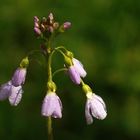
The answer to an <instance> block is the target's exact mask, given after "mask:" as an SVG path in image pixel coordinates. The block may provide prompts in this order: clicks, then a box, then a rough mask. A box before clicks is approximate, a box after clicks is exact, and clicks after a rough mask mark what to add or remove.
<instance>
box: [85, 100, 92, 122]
mask: <svg viewBox="0 0 140 140" xmlns="http://www.w3.org/2000/svg"><path fill="white" fill-rule="evenodd" d="M90 113H91V112H90V103H89V102H88V100H87V102H86V106H85V116H86V121H87V124H92V123H93V118H92V115H91V114H90Z"/></svg>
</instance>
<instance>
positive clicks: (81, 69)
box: [72, 58, 87, 78]
mask: <svg viewBox="0 0 140 140" xmlns="http://www.w3.org/2000/svg"><path fill="white" fill-rule="evenodd" d="M72 62H73V64H74V67H75V69H76V71H77V72H78V73H79V75H80V77H83V78H84V77H85V76H86V75H87V73H86V71H85V69H84V67H83V65H82V63H81V62H80V61H79V60H77V59H76V58H72Z"/></svg>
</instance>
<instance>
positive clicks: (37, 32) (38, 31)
mask: <svg viewBox="0 0 140 140" xmlns="http://www.w3.org/2000/svg"><path fill="white" fill-rule="evenodd" d="M34 32H35V34H36V35H37V36H40V35H41V34H42V32H41V30H40V29H39V28H37V27H34Z"/></svg>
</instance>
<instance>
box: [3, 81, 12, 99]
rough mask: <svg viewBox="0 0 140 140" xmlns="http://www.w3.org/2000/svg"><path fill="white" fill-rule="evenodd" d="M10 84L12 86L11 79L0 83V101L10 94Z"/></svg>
mask: <svg viewBox="0 0 140 140" xmlns="http://www.w3.org/2000/svg"><path fill="white" fill-rule="evenodd" d="M11 86H12V84H11V81H9V82H7V83H5V84H3V85H1V87H0V101H2V100H5V99H6V98H8V97H9V96H10V94H11V92H10V90H11Z"/></svg>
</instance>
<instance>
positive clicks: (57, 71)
mask: <svg viewBox="0 0 140 140" xmlns="http://www.w3.org/2000/svg"><path fill="white" fill-rule="evenodd" d="M66 70H67V68H61V69H58V70H56V71H55V72H54V73H53V75H52V76H53V77H54V76H55V75H56V74H57V73H59V72H62V71H66Z"/></svg>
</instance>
